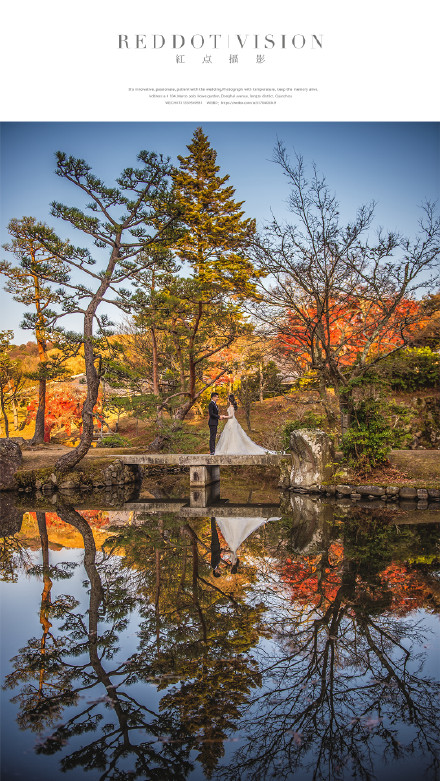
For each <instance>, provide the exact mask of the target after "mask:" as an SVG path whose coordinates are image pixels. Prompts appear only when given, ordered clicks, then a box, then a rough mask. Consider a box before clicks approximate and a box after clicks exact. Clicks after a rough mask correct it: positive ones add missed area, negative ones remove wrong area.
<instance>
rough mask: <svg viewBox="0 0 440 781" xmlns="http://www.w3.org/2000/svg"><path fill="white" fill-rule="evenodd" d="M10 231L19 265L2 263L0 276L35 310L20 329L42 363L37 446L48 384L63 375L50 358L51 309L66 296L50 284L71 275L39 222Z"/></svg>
mask: <svg viewBox="0 0 440 781" xmlns="http://www.w3.org/2000/svg"><path fill="white" fill-rule="evenodd" d="M8 231H9V233H10V235H11V236H12V241H11V242H10V244H5V245H4V249H6V250H7V251H8V252H11V253H12V254H13V255H14V256H15V257H16V258H17V260H18V262H19V263H18V265H17V266H13V265H12V264H11V263H9V262H8V261H2V262H1V263H0V274H3V276H5V277H6V278H7V283H6V285H5V290H6V291H7V292H8V293H12V295H13V297H14V299H15V301H18V302H19V303H21V304H24V305H25V306H27V307H32V308H33V309H34V311H33V312H30V311H29V312H26V313H25V316H24V318H23V321H22V323H21V324H20V325H21V327H22V328H29V329H31V330H33V331H34V333H35V338H36V341H37V347H38V357H39V360H40V365H39V370H38V372H37V374H36V379H37V380H38V384H39V388H38V411H37V416H36V420H35V433H34V436H33V438H32V443H33V444H34V445H37V444H40V443H41V442H44V420H45V407H46V383H47V380H48V379H49V378H53V377H57V376H60V375H61V374H63V369H62V366H61V363H62V358H61V360H60V358H59V357H58V358H50V357H49V355H48V341H49V340H50V339H51V338H53V336H54V333H55V331H54V329H55V323H56V321H57V318H58V316H59V314H58V313H57V312H55V311H54V309H53V308H52V307H53V306H56V305H59V304H61V303H62V302H63V299H64V296H63V295H62V293H61V292H60V290H59V289H58V290H55V289H54V288H53V287H52V286H51V285H50V284H49V283H48V282H47V280H48V279H50V280H52V282H55V283H58V284H64V283H65V282H66V281H67V280H68V277H69V275H68V269H67V267H66V265H65V264H63V263H62V262H61V261H60V260H59V259H58V258H57V257H55V256H54V255H53V254H52V253H50V252H48V250H47V249H46V248H45V247H44V246H43V245H42V243H41V241H40V240H39V238H38V233H39V232H40V233H41V232H42V231H43V232H45V233H51V230H50V228H48V227H47V225H45V224H43V223H38V222H36V220H35V219H34V218H33V217H23V218H22V219H21V220H17V219H13V220H11V221H10V223H9V225H8Z"/></svg>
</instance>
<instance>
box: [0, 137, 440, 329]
mask: <svg viewBox="0 0 440 781" xmlns="http://www.w3.org/2000/svg"><path fill="white" fill-rule="evenodd" d="M199 124H202V127H203V129H204V131H205V133H207V135H208V137H209V140H210V142H211V145H212V146H213V147H214V149H216V151H217V162H218V163H219V165H220V166H221V173H222V174H225V173H228V174H229V175H230V184H232V185H233V186H234V187H235V189H236V198H237V200H244V201H245V204H244V208H245V210H246V213H247V216H250V217H255V218H256V219H257V222H258V223H259V224H260V225H261V224H262V223H264V222H265V221H266V220H268V219H270V215H271V210H272V211H273V212H274V213H275V214H276V215H277V216H279V217H286V216H287V211H286V198H287V197H288V194H289V190H288V186H287V182H286V180H285V179H284V177H283V175H282V173H281V170H280V169H279V168H278V167H277V166H276V165H275V164H274V163H273V162H271V158H272V155H273V148H274V145H275V143H276V140H277V138H279V139H281V140H282V141H283V142H284V143H285V145H286V147H287V148H288V149H289V150H291V151H292V153H293V152H294V150H296V152H298V153H300V154H301V155H303V157H304V159H305V162H306V163H309V164H311V163H312V162H315V163H316V164H317V166H318V168H319V170H320V171H321V172H322V173H324V174H325V175H326V178H327V182H328V184H329V186H330V187H331V189H332V190H333V191H334V192H335V193H336V196H337V198H338V200H339V202H340V206H341V215H342V217H343V219H346V220H349V219H351V218H352V217H353V216H354V213H355V211H356V209H357V207H358V206H360V205H361V204H363V203H366V202H369V201H371V200H372V199H374V200H375V201H376V202H377V207H376V215H377V221H376V222H377V225H378V226H379V225H381V226H383V227H384V228H386V229H388V230H396V231H399V232H402V233H405V234H409V235H412V234H414V232H415V231H416V230H417V220H418V216H419V210H418V208H417V207H418V206H419V205H420V204H421V203H422V202H423V201H424V200H425V199H427V198H428V199H431V200H437V199H439V195H440V123H363V122H359V123H355V122H354V123H337V122H336V123H326V122H312V123H307V122H297V123H296V122H273V123H272V122H262V123H259V122H205V123H195V122H161V123H155V122H145V123H142V122H131V123H128V122H121V123H114V122H108V123H93V122H90V123H86V122H78V123H72V122H69V123H62V122H60V123H44V122H37V123H31V122H25V123H4V124H3V125H2V127H1V168H2V178H1V214H2V220H1V243H2V244H3V243H4V242H5V241H7V240H8V233H7V224H8V222H9V220H10V219H11V218H12V217H16V218H20V217H23V216H34V217H36V218H37V219H39V220H43V221H45V222H47V223H49V224H50V225H53V226H54V227H55V228H56V230H57V231H58V233H60V235H62V236H68V235H70V237H71V239H72V241H73V242H74V243H76V244H80V245H81V244H85V242H84V241H82V240H81V237H80V235H79V234H77V235H75V233H74V232H73V229H70V228H69V227H68V226H67V225H63V223H62V222H61V221H58V220H55V219H54V218H52V217H51V216H50V202H51V201H52V200H59V201H61V202H63V203H67V204H72V205H73V204H75V205H79V203H80V202H79V201H78V199H77V194H76V192H75V188H74V187H73V185H70V184H69V183H68V182H65V181H63V180H62V179H60V178H59V177H58V176H56V175H55V173H54V168H55V152H56V151H57V150H62V151H64V152H66V153H67V154H72V155H74V156H76V157H82V158H84V159H85V160H87V162H88V163H89V164H90V165H91V166H92V168H93V171H94V173H95V174H96V175H97V176H99V177H100V178H102V179H104V180H105V181H106V183H108V184H109V185H111V184H112V183H113V181H114V179H115V178H116V177H117V176H118V175H119V173H120V172H121V171H122V169H123V168H125V167H127V166H130V165H134V164H135V162H136V154H137V152H139V150H141V149H147V150H149V151H156V152H160V153H163V154H164V155H168V156H170V157H171V159H172V161H173V162H177V160H176V158H177V155H179V154H182V155H185V154H186V152H187V149H186V145H187V144H188V143H189V142H190V140H191V137H192V134H193V131H194V129H195V128H196V127H197V126H198V125H199ZM69 230H70V234H69ZM2 257H6V253H5V252H4V251H3V250H2ZM0 284H1V282H0ZM2 288H3V285H2ZM2 288H1V289H0V297H1V302H2V306H1V307H0V329H5V328H11V329H13V330H14V332H15V341H16V342H23V341H28V340H29V339H31V338H32V335H31V334H30V332H24V331H21V330H20V329H19V322H20V320H21V317H22V312H23V310H22V307H21V305H19V304H17V303H15V302H14V301H13V300H12V298H11V296H10V295H9V294H7V293H5V292H4V291H3V289H2Z"/></svg>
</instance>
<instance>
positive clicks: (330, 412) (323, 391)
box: [319, 375, 338, 429]
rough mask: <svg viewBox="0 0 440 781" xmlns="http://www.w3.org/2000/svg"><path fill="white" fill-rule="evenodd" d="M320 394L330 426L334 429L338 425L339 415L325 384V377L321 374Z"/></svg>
mask: <svg viewBox="0 0 440 781" xmlns="http://www.w3.org/2000/svg"><path fill="white" fill-rule="evenodd" d="M319 396H320V399H321V402H322V406H323V407H324V412H325V414H326V417H327V422H328V424H329V426H330V428H331V429H334V428H335V427H336V425H337V422H338V417H337V413H336V412H335V410H334V409H333V408H332V404H331V401H330V398H329V394H328V392H327V388H326V384H325V379H324V378H323V377H322V376H321V375H320V376H319Z"/></svg>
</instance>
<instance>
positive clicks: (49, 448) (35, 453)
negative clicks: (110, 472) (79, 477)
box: [22, 445, 138, 470]
mask: <svg viewBox="0 0 440 781" xmlns="http://www.w3.org/2000/svg"><path fill="white" fill-rule="evenodd" d="M71 450H72V448H70V447H65V445H39V446H38V447H35V448H32V449H29V450H23V466H22V469H29V470H32V469H42V468H43V467H46V466H54V464H55V462H56V461H57V460H58V459H59V458H60V457H61V456H62V455H63V454H64V453H69V451H71ZM137 450H138V449H137V448H133V449H130V450H127V449H126V448H111V447H100V448H95V447H94V448H91V449H90V450H89V452H88V453H87V455H86V456H84V459H85V460H86V461H88V460H91V459H97V458H116V457H117V456H118V454H119V455H121V454H122V453H136V452H137ZM80 463H81V462H80Z"/></svg>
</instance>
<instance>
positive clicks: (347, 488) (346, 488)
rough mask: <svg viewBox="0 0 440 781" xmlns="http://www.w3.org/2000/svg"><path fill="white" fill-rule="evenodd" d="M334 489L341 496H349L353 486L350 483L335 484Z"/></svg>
mask: <svg viewBox="0 0 440 781" xmlns="http://www.w3.org/2000/svg"><path fill="white" fill-rule="evenodd" d="M336 491H337V493H338V494H341V495H342V496H350V494H351V493H352V492H353V486H351V485H340V484H339V485H337V486H336Z"/></svg>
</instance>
